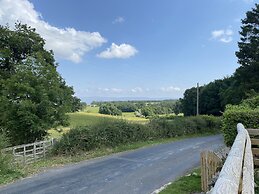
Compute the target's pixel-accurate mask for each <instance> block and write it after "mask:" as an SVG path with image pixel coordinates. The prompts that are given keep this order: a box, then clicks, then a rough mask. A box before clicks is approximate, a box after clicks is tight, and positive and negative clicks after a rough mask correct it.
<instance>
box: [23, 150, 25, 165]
mask: <svg viewBox="0 0 259 194" xmlns="http://www.w3.org/2000/svg"><path fill="white" fill-rule="evenodd" d="M23 164H24V165H26V147H25V146H23Z"/></svg>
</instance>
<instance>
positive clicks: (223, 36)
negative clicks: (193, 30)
mask: <svg viewBox="0 0 259 194" xmlns="http://www.w3.org/2000/svg"><path fill="white" fill-rule="evenodd" d="M232 36H233V30H231V29H230V28H228V29H221V30H214V31H212V32H211V38H212V39H214V40H218V41H220V42H224V43H230V42H231V41H232V40H233V37H232Z"/></svg>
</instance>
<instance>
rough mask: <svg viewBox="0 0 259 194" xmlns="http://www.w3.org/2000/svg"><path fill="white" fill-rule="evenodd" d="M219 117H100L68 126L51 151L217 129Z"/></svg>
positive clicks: (71, 152) (124, 142)
mask: <svg viewBox="0 0 259 194" xmlns="http://www.w3.org/2000/svg"><path fill="white" fill-rule="evenodd" d="M220 122H221V120H220V118H216V117H212V116H198V117H174V118H172V119H165V118H158V119H154V120H152V121H151V122H150V123H149V124H147V125H143V124H134V123H128V122H126V121H124V120H103V121H102V122H100V123H99V124H96V125H93V126H84V127H77V128H74V129H71V130H70V131H69V132H68V133H66V134H64V135H63V136H62V138H61V140H60V142H59V143H57V144H56V145H55V147H54V153H55V154H75V153H78V152H80V151H90V150H93V149H96V148H101V147H116V146H118V145H121V144H127V143H133V142H138V141H147V140H152V139H159V138H170V137H177V136H182V135H188V134H199V133H206V132H217V131H219V128H220V127H219V126H220Z"/></svg>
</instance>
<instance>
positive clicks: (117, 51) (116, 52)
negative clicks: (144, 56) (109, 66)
mask: <svg viewBox="0 0 259 194" xmlns="http://www.w3.org/2000/svg"><path fill="white" fill-rule="evenodd" d="M137 52H138V51H137V49H135V48H134V47H133V46H131V45H129V44H121V45H116V44H115V43H112V45H111V46H110V48H107V49H106V50H105V51H103V52H101V53H99V54H98V55H97V56H98V57H100V58H106V59H111V58H122V59H125V58H129V57H132V56H134V55H135V54H137Z"/></svg>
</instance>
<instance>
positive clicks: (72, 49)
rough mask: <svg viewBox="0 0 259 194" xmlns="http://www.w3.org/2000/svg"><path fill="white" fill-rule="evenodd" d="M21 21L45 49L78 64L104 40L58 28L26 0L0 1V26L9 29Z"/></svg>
mask: <svg viewBox="0 0 259 194" xmlns="http://www.w3.org/2000/svg"><path fill="white" fill-rule="evenodd" d="M17 21H21V22H22V23H26V24H28V25H30V26H32V27H34V28H36V31H37V32H38V33H39V34H40V35H41V36H42V37H43V38H44V39H45V40H46V49H49V50H50V49H51V50H53V51H54V53H55V55H57V56H58V57H61V58H64V59H67V60H71V61H73V62H76V63H78V62H80V61H81V60H82V57H83V55H85V54H86V53H87V52H89V51H90V50H92V49H94V48H96V47H100V46H101V45H102V44H103V43H105V42H106V40H105V39H104V38H103V37H102V36H101V35H100V33H99V32H86V31H77V30H75V29H74V28H58V27H55V26H52V25H50V24H49V23H47V22H46V21H44V20H43V18H42V16H41V15H40V13H38V12H37V11H36V10H35V9H34V6H33V4H32V3H31V2H29V1H28V0H0V24H1V25H5V24H6V23H8V24H9V25H10V26H11V27H13V26H14V23H15V22H17Z"/></svg>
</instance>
